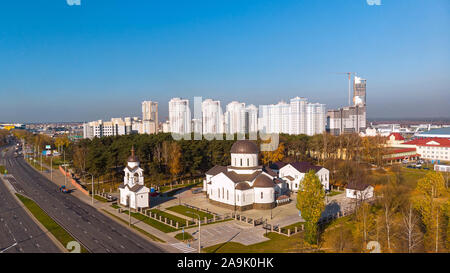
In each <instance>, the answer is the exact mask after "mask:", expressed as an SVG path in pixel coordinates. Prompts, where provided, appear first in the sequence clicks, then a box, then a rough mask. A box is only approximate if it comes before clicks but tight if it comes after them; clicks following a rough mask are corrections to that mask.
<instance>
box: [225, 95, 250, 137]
mask: <svg viewBox="0 0 450 273" xmlns="http://www.w3.org/2000/svg"><path fill="white" fill-rule="evenodd" d="M244 118H245V103H243V102H237V101H232V102H230V103H229V104H227V107H226V112H225V132H226V133H227V134H235V133H245V132H244V131H242V129H243V128H245V124H244V122H245V119H244Z"/></svg>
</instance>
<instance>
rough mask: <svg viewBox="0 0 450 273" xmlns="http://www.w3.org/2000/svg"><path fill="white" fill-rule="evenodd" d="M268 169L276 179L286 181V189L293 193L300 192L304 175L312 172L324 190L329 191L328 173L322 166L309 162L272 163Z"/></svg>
mask: <svg viewBox="0 0 450 273" xmlns="http://www.w3.org/2000/svg"><path fill="white" fill-rule="evenodd" d="M270 168H271V169H272V170H273V171H274V172H275V173H277V174H278V177H279V178H281V179H283V180H285V181H286V185H287V188H288V189H289V190H291V191H293V192H297V191H299V190H301V182H302V180H303V178H304V177H305V174H306V173H308V172H309V171H311V170H313V171H314V172H315V173H316V175H317V177H318V178H319V180H320V182H321V183H322V185H323V188H324V190H326V191H328V190H329V189H330V171H329V170H327V169H325V168H324V167H322V166H316V165H312V164H311V163H309V162H294V163H284V162H276V163H273V164H272V165H271V166H270Z"/></svg>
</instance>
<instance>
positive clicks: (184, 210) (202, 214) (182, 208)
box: [167, 205, 213, 220]
mask: <svg viewBox="0 0 450 273" xmlns="http://www.w3.org/2000/svg"><path fill="white" fill-rule="evenodd" d="M167 210H171V211H174V212H176V213H179V214H182V215H185V216H188V217H190V218H198V217H197V216H196V215H195V214H191V213H188V212H192V213H196V214H198V215H199V216H200V217H201V219H202V220H203V219H205V217H206V218H208V219H212V218H213V215H212V214H210V213H207V212H204V211H200V210H196V209H191V208H188V207H186V206H183V205H177V206H173V207H170V208H167Z"/></svg>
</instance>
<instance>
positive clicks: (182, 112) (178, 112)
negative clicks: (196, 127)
mask: <svg viewBox="0 0 450 273" xmlns="http://www.w3.org/2000/svg"><path fill="white" fill-rule="evenodd" d="M169 121H170V131H171V132H172V133H176V134H190V133H191V132H192V130H191V122H192V121H191V110H190V108H189V100H187V99H181V98H173V99H171V100H170V101H169Z"/></svg>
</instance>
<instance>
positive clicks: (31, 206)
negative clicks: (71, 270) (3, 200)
mask: <svg viewBox="0 0 450 273" xmlns="http://www.w3.org/2000/svg"><path fill="white" fill-rule="evenodd" d="M16 196H17V197H18V198H19V199H20V201H21V202H22V203H23V204H24V205H25V207H26V208H27V209H28V210H29V211H30V212H31V213H32V214H33V215H34V217H36V219H38V221H39V222H41V224H42V225H43V226H44V227H45V228H46V229H47V230H48V231H49V232H50V233H51V234H53V236H55V238H56V239H57V240H58V241H60V242H61V244H62V245H63V246H66V245H67V243H68V242H71V241H77V240H76V239H75V238H73V237H72V236H71V235H70V234H69V233H68V232H67V231H66V230H65V229H64V228H62V227H61V226H60V225H58V223H56V222H55V221H54V220H53V219H52V218H51V217H50V216H48V215H47V213H45V211H43V210H42V209H41V208H40V207H39V206H38V205H37V204H36V203H35V202H34V201H33V200H31V199H28V198H26V197H25V196H23V195H20V194H18V193H16ZM87 252H88V251H87V249H86V248H84V247H83V245H81V253H87Z"/></svg>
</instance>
